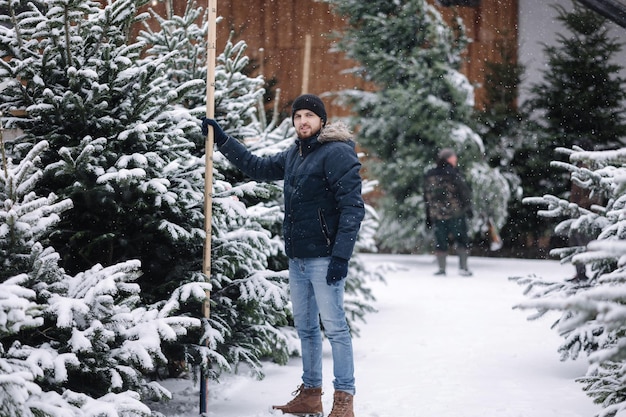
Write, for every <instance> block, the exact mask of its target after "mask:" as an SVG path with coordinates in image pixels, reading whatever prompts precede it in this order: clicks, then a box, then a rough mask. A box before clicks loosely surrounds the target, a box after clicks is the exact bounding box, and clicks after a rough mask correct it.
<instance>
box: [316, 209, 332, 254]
mask: <svg viewBox="0 0 626 417" xmlns="http://www.w3.org/2000/svg"><path fill="white" fill-rule="evenodd" d="M317 214H318V216H319V219H320V226H322V234H323V235H324V237H325V238H326V244H327V245H328V246H330V233H329V232H328V226H327V225H326V220H325V219H324V210H322V208H321V207H320V208H318V209H317Z"/></svg>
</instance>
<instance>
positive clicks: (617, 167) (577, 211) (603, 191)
mask: <svg viewBox="0 0 626 417" xmlns="http://www.w3.org/2000/svg"><path fill="white" fill-rule="evenodd" d="M558 151H559V152H561V153H562V154H564V155H566V156H568V157H569V161H568V162H560V161H555V162H553V166H554V167H555V168H559V169H562V170H563V171H565V172H568V173H569V174H570V176H571V180H572V182H573V183H574V184H575V185H577V186H579V187H581V188H583V189H585V190H586V191H587V193H588V194H589V196H590V197H591V198H593V199H594V200H595V201H596V204H593V205H590V206H589V207H585V206H584V205H582V204H579V203H577V202H574V201H570V200H568V199H564V198H562V197H559V196H555V195H545V196H543V197H535V198H529V199H526V202H527V203H532V204H540V205H541V206H543V207H544V208H543V209H542V210H540V211H539V214H540V215H541V216H545V217H549V218H554V219H558V220H560V223H559V224H558V226H557V228H556V232H557V233H561V234H565V235H572V234H574V233H582V234H584V235H586V236H589V237H590V238H591V239H593V240H592V241H591V242H590V243H589V244H588V245H586V246H571V245H570V246H567V247H564V248H559V249H554V250H553V251H552V253H553V254H554V255H558V256H560V257H561V259H562V261H563V262H564V263H569V262H571V263H580V264H583V265H585V267H586V270H587V275H588V279H587V280H583V281H580V280H563V278H562V277H561V278H560V279H559V278H557V277H535V276H530V277H515V278H513V279H515V280H516V281H518V283H520V284H521V285H524V286H525V287H526V289H525V292H526V294H527V295H528V296H529V297H530V298H531V300H529V301H526V302H524V303H522V304H521V305H520V306H518V307H519V308H524V309H536V310H537V312H536V314H534V315H533V316H531V318H532V319H536V318H538V317H542V316H544V315H545V314H546V313H547V312H550V311H558V312H560V315H559V316H558V318H557V320H556V322H555V323H554V324H553V327H554V328H555V329H556V330H557V331H558V332H559V334H560V335H562V336H563V338H564V340H563V343H562V344H561V346H560V348H559V350H560V352H561V357H562V359H563V360H565V359H568V358H571V359H576V358H577V357H578V356H579V355H580V354H581V353H586V354H587V355H588V358H589V361H590V365H589V368H588V371H587V374H586V376H585V377H582V378H579V382H581V383H582V384H583V385H584V390H585V391H586V392H587V394H588V395H589V396H591V397H593V399H594V401H596V402H597V403H599V404H601V405H602V406H603V407H604V410H603V411H602V412H601V413H600V416H603V417H604V416H607V417H608V416H615V415H618V414H621V413H623V412H624V411H626V395H625V394H624V392H626V383H625V382H624V381H625V377H626V361H625V359H624V358H626V339H625V337H624V335H625V334H626V319H625V317H626V315H625V313H626V309H625V307H624V305H625V304H626V243H625V242H626V232H625V231H626V150H625V149H624V148H621V149H619V150H615V151H610V150H608V151H586V150H583V149H582V148H580V147H573V148H571V149H566V148H560V149H558Z"/></svg>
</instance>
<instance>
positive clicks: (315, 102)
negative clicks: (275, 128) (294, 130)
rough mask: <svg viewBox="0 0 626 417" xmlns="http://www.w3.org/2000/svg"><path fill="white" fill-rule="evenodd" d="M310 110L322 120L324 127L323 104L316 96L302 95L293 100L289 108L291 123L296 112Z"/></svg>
mask: <svg viewBox="0 0 626 417" xmlns="http://www.w3.org/2000/svg"><path fill="white" fill-rule="evenodd" d="M305 109H306V110H311V111H312V112H313V113H315V114H317V115H318V116H319V117H320V119H322V126H324V125H326V118H327V116H326V109H325V108H324V103H322V100H321V99H320V98H319V97H318V96H314V95H313V94H303V95H301V96H300V97H298V98H297V99H295V100H294V102H293V105H292V106H291V123H293V116H294V115H295V114H296V112H297V111H298V110H305Z"/></svg>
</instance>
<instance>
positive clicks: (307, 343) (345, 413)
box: [202, 94, 365, 417]
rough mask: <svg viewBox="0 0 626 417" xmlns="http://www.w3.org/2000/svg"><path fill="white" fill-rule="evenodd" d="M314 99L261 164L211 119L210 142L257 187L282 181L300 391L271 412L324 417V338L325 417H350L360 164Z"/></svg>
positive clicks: (298, 108) (344, 132)
mask: <svg viewBox="0 0 626 417" xmlns="http://www.w3.org/2000/svg"><path fill="white" fill-rule="evenodd" d="M326 119H327V116H326V109H325V107H324V103H323V102H322V100H320V98H319V97H317V96H314V95H312V94H305V95H302V96H300V97H298V98H297V99H296V100H295V101H294V102H293V106H292V122H293V125H294V127H295V129H296V133H297V136H298V139H297V140H296V141H295V143H294V144H293V146H291V147H290V148H289V149H287V150H286V151H283V152H281V153H278V154H276V155H271V156H268V157H265V158H262V157H258V156H255V155H253V154H251V153H250V152H249V151H248V150H247V149H246V148H245V147H244V146H243V145H242V144H240V143H239V142H238V141H237V140H235V139H234V138H232V137H229V136H227V135H226V134H225V133H224V132H223V130H222V129H221V128H220V126H219V125H218V124H217V122H216V121H215V120H211V119H206V118H205V119H204V120H203V123H202V128H203V133H204V134H205V135H206V134H207V133H208V126H209V125H211V126H212V127H213V129H214V130H215V142H216V144H217V145H218V148H219V150H220V152H222V153H223V154H224V156H226V157H227V158H228V159H229V160H230V161H231V162H232V163H233V164H234V165H235V166H236V167H237V168H239V169H240V170H241V171H243V172H244V173H245V174H247V175H248V176H250V177H252V178H254V179H256V180H264V181H273V180H284V186H283V187H284V190H283V191H284V196H285V199H284V200H285V218H284V221H283V236H284V240H285V252H286V254H287V256H288V258H289V288H290V292H291V301H292V305H293V314H294V322H295V326H296V330H297V332H298V336H299V337H300V343H301V347H302V367H303V374H302V384H301V385H300V386H299V387H298V389H297V390H296V392H295V393H294V395H295V398H294V399H293V400H291V401H289V402H288V403H287V404H286V405H282V406H274V407H273V408H274V409H277V410H281V411H282V412H283V413H288V414H295V415H312V416H318V415H319V416H322V415H323V410H322V334H321V330H320V317H321V321H322V324H323V325H324V331H325V333H326V336H327V337H328V340H329V341H330V345H331V348H332V357H333V371H334V377H335V378H334V380H333V385H334V389H335V393H334V401H333V409H332V411H331V413H330V415H329V417H354V411H353V396H354V394H355V383H354V359H353V352H352V339H351V335H350V330H349V327H348V323H347V321H346V317H345V312H344V309H343V296H344V285H345V278H346V276H347V274H348V262H349V260H350V257H351V256H352V252H353V250H354V245H355V242H356V239H357V234H358V231H359V228H360V226H361V221H362V220H363V217H364V215H365V208H364V203H363V198H362V197H361V182H362V181H361V177H360V174H359V171H360V168H361V164H360V163H359V160H358V158H357V155H356V152H355V145H354V142H353V141H352V135H351V133H350V131H349V130H348V129H347V128H346V127H345V126H344V125H343V124H333V125H329V126H326Z"/></svg>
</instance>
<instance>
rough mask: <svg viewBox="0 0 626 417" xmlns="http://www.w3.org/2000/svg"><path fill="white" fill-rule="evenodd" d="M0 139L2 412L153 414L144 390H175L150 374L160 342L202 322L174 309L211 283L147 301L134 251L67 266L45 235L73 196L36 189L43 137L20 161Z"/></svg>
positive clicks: (159, 356) (154, 395)
mask: <svg viewBox="0 0 626 417" xmlns="http://www.w3.org/2000/svg"><path fill="white" fill-rule="evenodd" d="M3 145H4V144H3V142H2V140H1V136H0V148H2V153H1V155H2V160H1V162H2V169H1V170H0V242H1V243H0V265H2V269H1V270H0V380H1V382H0V415H3V416H15V417H21V416H24V417H26V416H49V417H66V416H76V417H82V416H87V415H107V416H111V417H117V416H119V417H121V416H150V415H151V411H150V409H149V408H148V407H147V406H146V405H145V404H144V403H143V401H142V399H146V398H151V399H156V400H163V399H168V398H171V394H170V393H169V392H168V391H167V390H166V389H165V388H164V387H162V386H161V385H160V384H159V383H157V382H155V381H154V380H153V379H154V376H155V375H156V374H158V373H159V370H160V368H162V367H165V365H166V362H167V360H166V358H165V355H164V353H163V351H162V349H161V347H162V346H163V345H164V344H165V343H168V342H173V341H175V340H176V339H178V338H179V337H181V336H183V335H184V334H186V333H187V330H188V329H189V328H194V327H195V328H198V327H200V325H201V322H200V320H198V319H193V318H189V317H184V316H177V315H176V314H177V312H178V311H179V310H180V309H181V308H182V307H183V306H184V305H185V304H187V303H189V302H190V301H195V302H196V303H198V302H200V301H201V300H202V299H203V298H204V292H205V290H206V289H208V288H209V287H208V284H187V285H185V286H182V287H180V288H178V289H177V290H176V291H174V292H173V294H172V295H171V297H170V298H169V300H167V302H164V303H163V304H162V305H160V306H159V307H149V308H146V307H145V306H143V305H141V302H140V301H141V300H140V297H139V294H140V288H139V285H137V283H136V282H135V281H136V280H137V278H138V277H139V276H140V274H141V269H140V263H139V262H138V261H133V260H129V261H126V262H122V263H118V264H115V265H111V266H108V267H106V268H105V267H102V266H100V265H94V266H93V267H92V268H90V269H89V270H86V271H83V272H80V273H78V274H76V275H75V276H70V275H68V274H66V273H65V271H64V270H63V269H62V268H60V267H59V265H58V263H59V260H60V256H59V254H58V253H57V252H56V251H55V250H54V248H52V247H50V246H45V244H44V243H43V242H44V241H45V240H46V237H47V235H48V234H49V233H50V232H51V231H52V230H53V228H54V227H55V225H56V224H58V222H59V221H60V216H61V214H62V213H63V212H64V211H66V210H69V209H71V207H72V201H71V200H69V199H58V198H57V197H56V196H55V195H54V194H53V193H50V194H49V195H48V196H47V197H42V196H40V195H38V194H37V193H36V192H35V189H36V184H37V182H38V181H39V180H40V179H41V178H42V177H43V173H42V170H41V169H40V168H39V165H40V162H41V158H42V154H43V153H44V152H45V151H46V150H47V149H48V143H47V142H46V141H39V142H37V144H35V146H33V147H32V148H31V150H30V151H29V152H28V154H27V155H26V156H25V158H24V159H22V160H21V161H20V162H19V163H18V164H14V163H13V160H12V159H10V158H9V157H8V156H7V154H6V152H4V146H3Z"/></svg>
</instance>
